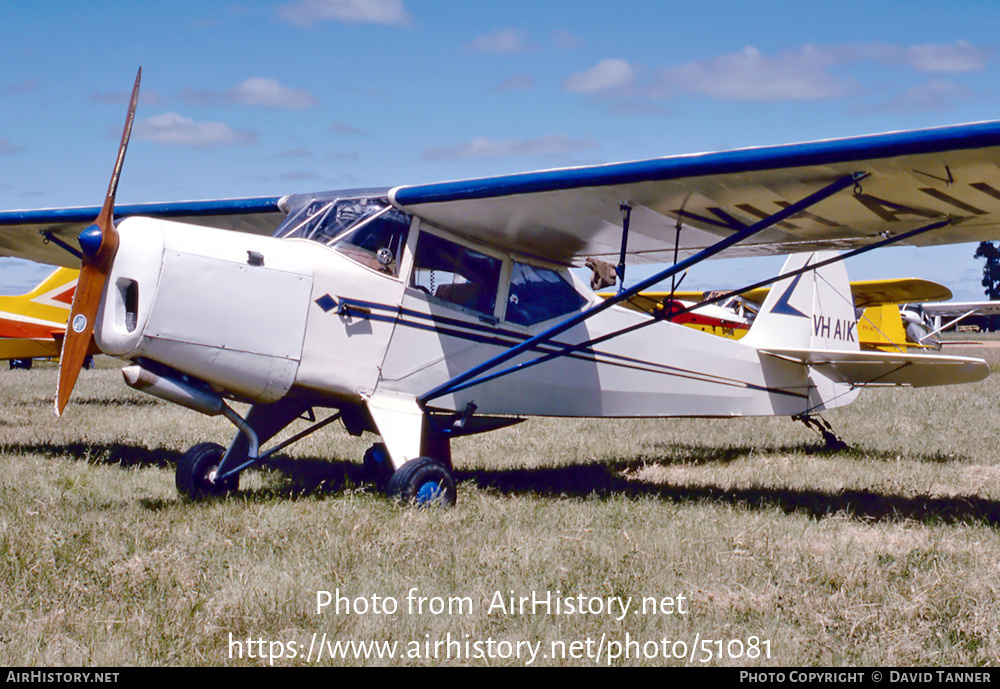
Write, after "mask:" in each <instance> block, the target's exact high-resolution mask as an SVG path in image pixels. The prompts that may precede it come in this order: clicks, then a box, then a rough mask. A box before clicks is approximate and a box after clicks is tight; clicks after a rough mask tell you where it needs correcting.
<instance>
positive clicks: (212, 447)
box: [174, 443, 240, 500]
mask: <svg viewBox="0 0 1000 689" xmlns="http://www.w3.org/2000/svg"><path fill="white" fill-rule="evenodd" d="M225 453H226V450H225V448H223V447H222V446H221V445H219V444H217V443H200V444H198V445H195V446H194V447H192V448H191V449H190V450H188V451H187V452H185V453H184V456H183V457H181V458H180V460H179V461H178V462H177V473H176V475H175V476H174V479H175V482H176V484H177V490H178V491H180V493H181V495H183V496H184V497H186V498H188V499H189V500H205V499H206V498H213V497H223V496H225V495H227V494H228V493H232V492H234V491H235V490H236V489H237V488H238V487H239V482H240V477H239V475H238V474H237V475H236V476H231V477H229V478H227V479H226V480H225V481H217V480H216V478H215V476H216V474H217V472H218V470H219V464H220V463H221V462H222V457H223V455H225Z"/></svg>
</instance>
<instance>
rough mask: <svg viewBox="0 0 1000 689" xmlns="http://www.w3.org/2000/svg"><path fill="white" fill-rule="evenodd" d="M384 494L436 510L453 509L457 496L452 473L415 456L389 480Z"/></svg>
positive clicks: (445, 468) (429, 460) (442, 466)
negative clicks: (436, 508)
mask: <svg viewBox="0 0 1000 689" xmlns="http://www.w3.org/2000/svg"><path fill="white" fill-rule="evenodd" d="M386 492H387V493H388V494H389V495H391V496H393V497H395V498H396V499H398V500H401V501H404V502H410V503H415V504H417V505H421V506H424V505H428V506H435V507H452V506H454V504H455V500H456V499H457V497H458V492H457V491H456V490H455V479H454V478H453V477H452V475H451V471H449V470H448V468H447V467H446V466H445V465H444V464H442V463H441V462H439V461H437V460H436V459H431V458H430V457H418V458H417V459H413V460H410V461H409V462H407V463H406V464H404V465H403V466H402V467H400V469H399V470H398V471H397V472H396V473H395V474H393V475H392V478H391V479H389V486H388V489H387V491H386Z"/></svg>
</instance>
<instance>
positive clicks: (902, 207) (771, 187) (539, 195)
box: [390, 122, 1000, 263]
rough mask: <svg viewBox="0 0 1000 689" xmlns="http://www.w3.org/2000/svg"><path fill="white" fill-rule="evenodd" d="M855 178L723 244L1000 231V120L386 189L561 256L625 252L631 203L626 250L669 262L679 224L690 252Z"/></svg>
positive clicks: (852, 242) (942, 238) (452, 223)
mask: <svg viewBox="0 0 1000 689" xmlns="http://www.w3.org/2000/svg"><path fill="white" fill-rule="evenodd" d="M849 175H866V177H865V178H864V179H863V180H861V181H860V183H859V184H858V185H856V186H854V187H853V192H852V190H851V188H848V189H846V190H844V191H840V192H838V193H836V194H835V195H833V196H831V197H830V198H827V199H825V200H822V201H820V202H819V203H817V204H816V205H814V206H812V207H810V208H808V209H806V210H804V211H803V212H799V213H797V214H796V215H795V216H793V217H791V218H788V219H786V220H785V221H783V222H781V223H779V224H776V225H775V226H773V227H770V228H768V229H766V230H764V231H763V232H761V233H760V234H758V235H756V236H754V237H753V238H752V239H750V240H749V241H747V242H743V243H741V244H739V245H737V246H735V247H732V248H730V249H727V251H726V252H725V253H723V254H721V255H722V256H746V255H764V254H787V253H795V252H802V251H813V250H819V249H834V250H842V249H847V248H856V247H863V246H868V245H870V244H873V243H875V242H876V241H878V240H879V239H880V238H883V237H886V236H890V235H899V234H902V233H905V232H908V231H912V230H915V229H917V228H919V227H921V226H924V225H927V224H928V223H931V222H933V221H935V220H942V219H949V218H950V219H952V220H953V221H954V222H952V223H950V224H949V225H948V226H946V227H942V228H939V229H936V230H934V231H932V232H928V233H926V234H923V235H919V236H917V237H914V238H912V239H910V240H908V241H907V242H905V243H907V244H910V245H918V246H920V245H936V244H946V243H959V242H971V241H983V240H994V239H998V238H1000V122H985V123H976V124H966V125H956V126H951V127H943V128H937V129H927V130H918V131H911V132H896V133H889V134H879V135H874V136H864V137H855V138H848V139H834V140H828V141H819V142H814V143H805V144H793V145H786V146H774V147H766V148H748V149H740V150H734V151H728V152H722V153H704V154H697V155H684V156H675V157H668V158H658V159H653V160H646V161H639V162H632V163H617V164H611V165H601V166H595V167H580V168H568V169H559V170H547V171H541V172H532V173H525V174H519V175H511V176H504V177H493V178H485V179H477V180H465V181H456V182H446V183H440V184H430V185H420V186H405V187H397V188H395V189H393V190H392V191H391V192H390V198H391V199H392V200H393V202H394V203H396V204H397V205H398V206H400V207H401V208H403V209H404V210H407V211H409V212H412V213H414V214H416V215H418V216H420V217H421V218H423V219H425V220H427V221H428V222H431V223H433V224H435V225H438V226H440V227H442V228H444V229H447V230H449V231H451V232H453V233H455V234H458V235H465V236H467V237H470V238H475V239H478V240H480V241H487V242H490V243H494V244H497V245H499V246H502V247H505V248H507V249H510V250H514V251H520V252H523V253H525V254H534V255H538V256H543V257H545V258H548V259H550V260H558V261H564V262H566V263H570V262H572V261H573V260H574V259H578V258H579V257H583V256H588V257H590V256H592V257H599V258H603V259H617V258H618V256H619V251H620V249H621V240H622V224H623V223H622V214H621V205H622V204H623V203H624V204H627V205H628V206H629V207H630V208H631V218H630V231H629V237H628V247H627V250H628V253H629V255H630V257H631V260H632V261H635V262H661V263H662V262H670V261H672V260H673V257H674V256H673V252H674V244H675V236H676V227H677V224H678V221H680V222H681V223H682V224H683V229H682V230H681V232H680V242H679V244H680V248H681V255H682V256H687V255H690V254H692V253H694V252H695V251H698V250H700V249H702V248H704V247H707V246H710V245H712V244H713V243H715V242H716V241H718V240H719V239H720V238H723V237H727V236H730V235H732V234H734V233H736V232H738V231H739V230H741V229H743V228H746V227H747V226H750V225H752V224H754V223H756V222H757V221H759V220H761V219H763V218H766V217H768V216H771V215H773V214H774V213H775V212H777V211H780V210H782V209H783V208H785V207H788V206H790V205H792V204H795V203H796V202H799V201H801V200H802V199H804V198H806V197H808V196H809V195H810V194H812V193H813V192H816V191H817V190H820V189H822V188H824V187H825V186H826V185H829V184H831V183H833V182H834V181H835V180H838V179H843V178H844V177H845V176H849Z"/></svg>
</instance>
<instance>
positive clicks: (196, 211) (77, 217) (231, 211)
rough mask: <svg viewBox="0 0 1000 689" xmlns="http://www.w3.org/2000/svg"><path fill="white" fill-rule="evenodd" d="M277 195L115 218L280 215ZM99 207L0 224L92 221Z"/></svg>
mask: <svg viewBox="0 0 1000 689" xmlns="http://www.w3.org/2000/svg"><path fill="white" fill-rule="evenodd" d="M281 198H282V197H280V196H269V197H260V198H247V199H222V200H213V201H180V202H173V203H141V204H133V205H124V206H115V216H116V217H119V218H123V217H125V216H129V215H148V216H155V217H159V218H181V217H199V216H220V215H243V214H248V213H279V212H282V210H281V207H280V206H279V205H278V203H279V201H281ZM100 212H101V208H100V206H94V207H87V208H83V207H80V208H53V209H42V210H26V211H4V212H0V225H8V226H9V225H35V224H59V223H84V222H93V220H94V218H96V217H97V214H98V213H100Z"/></svg>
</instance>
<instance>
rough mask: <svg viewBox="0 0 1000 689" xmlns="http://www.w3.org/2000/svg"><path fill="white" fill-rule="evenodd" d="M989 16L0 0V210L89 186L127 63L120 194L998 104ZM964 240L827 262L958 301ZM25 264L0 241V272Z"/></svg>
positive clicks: (389, 176) (751, 274) (434, 167)
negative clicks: (136, 82)
mask: <svg viewBox="0 0 1000 689" xmlns="http://www.w3.org/2000/svg"><path fill="white" fill-rule="evenodd" d="M997 26H1000V3H996V2H985V1H982V2H976V1H966V2H962V3H941V2H922V1H919V0H916V1H915V0H910V1H908V2H878V1H877V0H870V1H868V2H853V1H845V2H839V3H822V4H821V3H804V2H801V0H797V1H781V2H767V1H766V0H757V1H755V2H733V1H727V2H714V1H712V0H703V1H701V2H697V3H679V2H678V3H671V2H664V1H662V0H658V1H650V0H614V1H610V0H609V1H605V0H575V1H568V0H533V1H532V2H526V1H522V0H503V2H471V1H469V0H291V1H288V2H283V1H264V0H261V1H257V2H251V1H245V2H233V1H231V0H221V1H215V0H202V1H201V2H197V3H191V2H180V1H177V2H173V1H163V2H156V1H153V2H148V3H129V2H101V1H97V0H91V1H89V2H56V1H52V0H6V1H5V2H4V3H3V5H2V10H0V64H2V66H3V69H2V70H0V209H4V210H10V209H17V208H48V207H63V206H73V205H98V204H99V203H100V201H101V199H102V198H103V194H104V190H105V188H106V186H107V178H108V176H109V175H110V171H111V167H112V164H113V159H114V155H115V149H116V146H117V137H118V136H119V135H120V130H121V125H122V122H123V120H124V116H125V107H126V100H127V95H128V91H129V89H130V88H131V84H132V80H133V78H134V75H135V71H136V69H137V68H138V67H139V66H140V65H141V66H142V67H143V91H142V97H141V100H140V106H139V111H138V114H137V122H136V127H135V130H134V133H133V137H132V144H131V146H130V148H129V152H128V158H127V159H126V161H125V169H124V173H123V177H122V182H121V186H120V188H119V195H118V200H119V202H121V203H137V202H143V201H177V200H188V199H209V198H223V197H226V198H229V197H237V196H262V195H263V196H272V195H281V194H285V193H293V192H305V191H316V190H325V189H336V188H344V187H358V186H394V185H397V184H409V183H422V182H435V181H442V180H450V179H461V178H467V177H477V176H483V175H492V174H505V173H512V172H520V171H525V170H532V169H539V168H551V167H559V166H565V165H585V164H595V163H605V162H613V161H619V160H635V159H643V158H652V157H658V156H665V155H672V154H682V153H694V152H701V151H710V150H724V149H728V148H737V147H745V146H756V145H769V144H782V143H793V142H800V141H812V140H816V139H826V138H833V137H843V136H853V135H862V134H872V133H878V132H884V131H894V130H907V129H919V128H925V127H933V126H940V125H947V124H956V123H960V122H972V121H982V120H993V119H1000V79H998V78H997V77H998V75H1000V54H998V47H1000V44H998V39H997V34H996V27H997ZM973 250H974V246H970V245H961V246H958V247H953V248H940V249H924V250H919V251H918V250H909V249H892V250H886V251H884V252H874V253H875V254H877V255H874V256H873V255H869V256H868V257H864V258H858V259H854V260H853V261H851V262H850V263H848V270H849V272H850V274H851V276H852V277H853V278H876V277H904V276H915V277H926V278H929V279H934V280H937V281H939V282H943V283H945V284H947V285H948V286H949V287H951V288H952V290H953V291H954V292H955V295H956V298H960V299H978V298H981V297H982V288H981V287H980V285H979V278H980V275H981V264H980V263H979V262H978V261H975V260H974V259H973V258H972V252H973ZM775 261H776V262H777V265H776V264H775ZM780 263H781V261H780V259H767V260H763V261H741V262H738V263H736V264H735V265H730V266H726V265H724V264H723V262H720V261H712V262H708V263H707V264H706V265H705V266H704V267H703V268H701V269H699V270H698V271H697V273H693V274H692V275H691V276H689V277H688V279H687V281H686V283H685V285H684V286H685V287H686V288H694V287H703V288H722V287H736V286H739V284H740V283H741V282H749V281H751V280H752V279H754V278H760V277H766V273H768V272H769V271H772V272H773V271H774V270H776V269H777V267H779V266H780ZM47 270H48V269H47V268H45V267H40V266H32V265H30V264H29V265H26V264H24V263H23V262H19V261H14V260H12V259H0V292H4V293H17V292H23V291H25V290H26V289H27V287H28V286H29V285H30V284H31V283H32V282H33V281H35V280H36V279H40V277H41V276H42V275H44V274H45V273H46V272H47ZM636 274H637V273H633V272H630V276H633V275H636Z"/></svg>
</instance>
